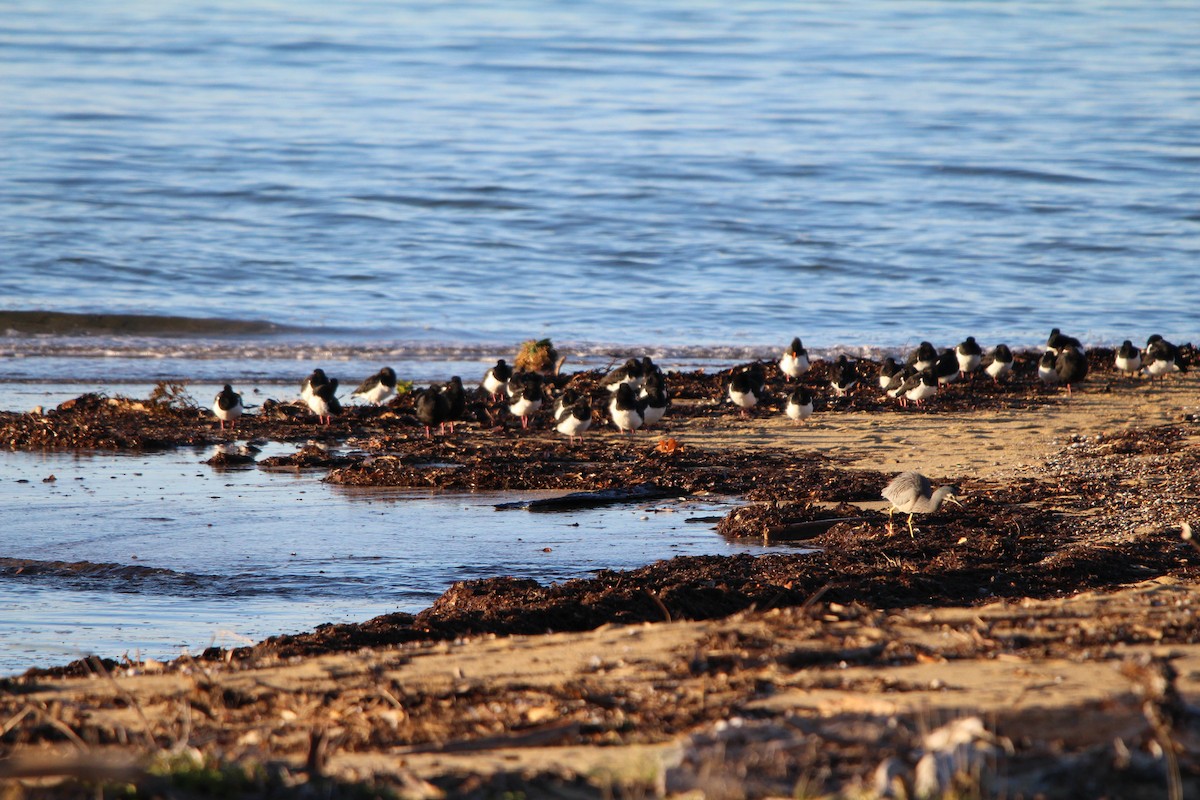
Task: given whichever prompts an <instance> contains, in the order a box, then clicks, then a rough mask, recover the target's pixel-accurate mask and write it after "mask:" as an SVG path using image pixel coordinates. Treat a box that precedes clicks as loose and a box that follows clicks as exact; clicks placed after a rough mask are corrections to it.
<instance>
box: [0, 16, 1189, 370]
mask: <svg viewBox="0 0 1200 800" xmlns="http://www.w3.org/2000/svg"><path fill="white" fill-rule="evenodd" d="M798 5H799V4H794V3H785V2H755V3H737V4H730V3H718V2H702V1H698V0H687V2H670V1H669V0H663V1H662V2H656V3H651V4H646V3H625V2H614V1H613V0H603V2H600V1H599V0H597V1H596V2H579V1H577V0H571V2H565V1H564V2H551V1H550V0H529V1H528V2H505V3H495V4H489V3H418V2H342V3H324V2H320V3H319V2H314V1H311V0H293V1H292V2H288V3H278V2H267V1H265V0H257V1H256V0H247V2H238V3H211V2H210V3H205V2H199V3H197V2H192V1H190V0H189V2H186V3H184V2H163V3H143V2H135V1H134V0H87V2H82V1H80V2H70V1H67V2H32V1H22V0H14V1H13V2H10V3H6V4H5V13H4V15H3V18H2V19H0V50H2V51H3V53H4V57H3V59H0V141H2V142H3V147H4V158H3V160H2V161H0V309H51V310H55V311H69V312H113V313H141V314H162V315H168V316H199V317H221V318H234V319H265V320H269V321H271V322H274V323H277V324H279V325H283V326H295V327H296V328H299V329H300V330H299V331H298V332H293V333H291V334H289V335H288V336H287V337H285V338H284V339H283V340H274V341H276V343H277V344H278V342H279V341H283V342H284V343H285V345H287V346H292V345H295V346H299V345H297V343H302V344H304V345H306V346H308V347H309V348H310V351H311V348H313V347H318V348H319V347H322V346H327V345H334V344H338V345H339V346H343V347H347V348H355V347H374V348H377V349H379V350H380V351H382V352H387V351H389V349H391V350H405V349H406V348H407V349H411V348H412V347H413V346H415V345H420V346H421V347H424V348H427V350H428V349H429V348H432V350H431V351H430V352H432V355H430V358H433V359H435V360H438V359H440V360H443V361H444V360H447V357H446V354H445V353H442V352H439V351H438V348H440V347H448V348H450V350H451V351H452V352H457V350H456V348H463V347H468V348H471V347H476V348H482V349H484V350H486V349H487V348H488V347H491V346H493V345H497V344H500V345H503V346H505V347H509V346H511V345H512V344H514V343H515V342H518V341H520V340H522V339H525V338H529V337H532V336H539V337H540V336H552V337H554V338H555V340H556V342H567V343H572V344H574V345H576V346H577V347H578V348H579V349H580V350H581V351H582V350H587V349H588V348H589V347H590V348H596V347H601V348H602V347H605V346H613V345H616V346H620V345H656V346H662V347H670V346H683V345H687V346H693V347H697V348H699V350H700V351H701V352H703V351H704V348H706V347H709V346H716V345H723V346H744V347H748V348H754V347H759V346H763V347H771V348H777V347H778V346H779V345H781V344H782V343H784V342H786V341H788V340H789V339H790V338H791V337H792V336H794V335H801V336H803V337H804V339H805V343H806V344H811V345H815V346H827V347H832V346H837V345H844V344H845V345H848V344H858V345H861V344H872V345H880V346H900V345H905V344H907V343H910V342H916V341H917V340H919V339H923V338H928V339H931V340H934V341H937V342H940V343H953V342H956V341H958V340H959V339H961V337H962V336H963V335H965V334H967V333H973V334H975V335H976V336H977V337H979V338H980V341H981V342H984V343H985V344H986V343H995V342H996V341H999V340H1001V339H1003V340H1006V341H1009V342H1010V343H1017V344H1033V343H1035V342H1039V341H1042V340H1044V338H1045V334H1046V331H1047V330H1048V328H1049V327H1050V326H1051V325H1058V326H1060V327H1062V328H1064V329H1065V330H1067V331H1068V332H1071V333H1073V334H1074V335H1077V336H1079V337H1080V338H1083V339H1085V340H1086V341H1090V342H1110V341H1119V340H1120V339H1123V338H1126V337H1130V338H1133V339H1135V340H1139V341H1142V340H1144V338H1145V336H1146V335H1147V334H1148V333H1153V332H1159V333H1163V334H1165V335H1167V337H1168V338H1173V339H1178V340H1189V339H1191V338H1194V337H1195V335H1196V329H1197V326H1196V317H1195V313H1194V309H1195V305H1196V301H1197V291H1196V285H1197V283H1196V281H1195V273H1196V269H1197V264H1198V263H1200V262H1198V260H1197V258H1198V256H1200V180H1197V171H1198V168H1200V137H1198V135H1197V132H1198V131H1200V61H1198V60H1197V59H1196V57H1195V44H1196V34H1197V32H1198V31H1200V4H1197V3H1194V2H1190V0H1189V1H1188V2H1179V3H1155V4H1153V6H1152V7H1151V6H1150V5H1148V4H1144V3H1138V2H1125V3H1122V2H1114V3H1105V2H1093V0H1080V2H1063V3H1055V4H1042V3H1019V2H975V3H970V2H954V3H922V2H905V3H896V2H883V1H879V2H860V3H828V4H804V5H803V7H797V6H798ZM243 338H250V339H253V338H255V337H243ZM258 338H260V339H261V338H263V337H258ZM89 341H90V342H91V344H92V345H95V341H94V340H89ZM58 344H62V346H63V348H65V349H62V348H60V349H58V350H56V349H55V347H56V346H57V345H56V340H53V339H51V340H50V341H49V342H48V341H46V340H44V339H42V340H37V341H29V340H25V339H21V338H20V337H15V338H7V339H4V340H3V341H0V345H2V346H3V348H5V352H8V353H15V354H17V355H29V356H31V357H34V358H35V359H36V358H41V357H43V356H46V355H48V354H49V355H53V356H58V355H62V354H63V353H64V352H65V353H66V356H65V357H66V358H68V359H70V358H78V357H80V354H79V353H75V354H74V355H72V353H71V351H70V347H71V343H58ZM242 344H243V345H244V344H245V343H244V342H243V343H242ZM95 346H98V347H102V348H103V349H104V352H105V353H107V354H108V355H114V354H120V353H121V352H122V351H123V350H125V349H127V348H130V347H131V348H133V349H134V350H136V348H137V347H143V346H145V343H144V342H143V343H140V344H136V343H135V344H133V345H130V344H129V343H128V342H127V341H126V340H124V339H121V338H120V337H115V338H113V339H106V340H104V341H102V342H101V344H100V345H95ZM149 346H150V348H151V349H154V348H155V347H157V344H156V343H155V342H151V343H150V345H149ZM222 346H226V345H222ZM239 346H241V345H239ZM279 346H284V345H279ZM229 347H232V345H229ZM48 349H49V351H50V352H49V353H48ZM84 349H85V353H84V357H95V356H96V355H98V354H103V353H98V351H97V350H95V349H93V350H87V349H86V347H85V348H84ZM182 352H183V357H184V359H185V360H187V359H188V358H203V357H206V356H208V355H211V351H210V349H209V344H208V343H202V344H199V345H196V346H195V347H194V348H193V350H191V351H187V350H186V346H184V350H183V351H182ZM248 353H251V351H247V350H245V349H242V350H236V349H231V350H229V351H227V352H226V356H228V357H229V358H230V359H231V360H239V359H243V360H244V359H245V358H247V357H249V356H248V355H247V354H248ZM126 354H128V353H126ZM486 355H487V356H491V355H492V352H490V351H489V352H487V353H486ZM60 367H61V365H60V364H58V363H57V362H54V361H53V360H46V361H36V360H35V361H34V362H31V363H29V364H25V365H23V367H22V369H23V370H24V371H23V372H22V375H23V376H24V377H26V378H33V377H44V376H45V374H51V373H53V372H54V371H56V370H59V369H60ZM221 371H222V372H224V373H225V374H228V371H227V370H225V369H222V370H221ZM296 371H297V372H303V371H306V370H304V369H303V367H297V370H296ZM135 372H136V370H135ZM255 373H256V370H255V369H253V368H250V369H247V372H246V374H255ZM131 377H134V378H137V377H143V375H141V374H134V375H132V376H131Z"/></svg>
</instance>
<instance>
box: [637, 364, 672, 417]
mask: <svg viewBox="0 0 1200 800" xmlns="http://www.w3.org/2000/svg"><path fill="white" fill-rule="evenodd" d="M638 397H639V398H640V399H641V401H642V417H643V421H642V427H644V428H649V427H650V426H651V425H653V424H654V423H656V422H658V421H659V420H660V419H662V418H663V415H664V414H666V413H667V406H669V405H670V404H671V398H670V397H668V396H667V384H666V378H665V377H664V376H663V374H662V372H650V373H648V374H647V375H646V382H645V384H643V386H642V391H641V393H640V394H639V395H638Z"/></svg>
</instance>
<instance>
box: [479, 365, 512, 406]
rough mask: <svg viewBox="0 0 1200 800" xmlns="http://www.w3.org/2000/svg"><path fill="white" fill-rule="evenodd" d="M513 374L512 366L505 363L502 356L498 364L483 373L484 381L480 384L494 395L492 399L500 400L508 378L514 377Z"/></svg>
mask: <svg viewBox="0 0 1200 800" xmlns="http://www.w3.org/2000/svg"><path fill="white" fill-rule="evenodd" d="M512 374H513V372H512V367H510V366H509V365H508V364H506V363H504V359H503V358H502V359H500V360H499V361H497V362H496V366H494V367H492V368H491V369H489V370H488V371H487V372H485V373H483V381H482V382H480V384H479V385H480V386H481V387H483V390H484V391H485V392H487V393H488V394H490V395H491V396H492V400H499V399H500V393H501V392H502V391H504V387H505V386H507V385H508V379H509V378H511V377H512Z"/></svg>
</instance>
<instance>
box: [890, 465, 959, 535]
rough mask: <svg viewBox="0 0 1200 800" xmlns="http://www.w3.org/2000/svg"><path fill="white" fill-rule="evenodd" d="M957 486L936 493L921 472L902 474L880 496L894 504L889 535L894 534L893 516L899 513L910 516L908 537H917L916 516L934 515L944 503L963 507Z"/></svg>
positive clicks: (943, 487) (939, 489)
mask: <svg viewBox="0 0 1200 800" xmlns="http://www.w3.org/2000/svg"><path fill="white" fill-rule="evenodd" d="M958 492H959V489H958V487H957V486H941V487H939V488H938V489H937V491H934V489H933V484H932V483H930V481H929V478H926V477H925V476H924V475H922V474H921V473H919V472H911V471H910V472H901V473H900V474H899V475H897V476H896V477H894V478H892V480H891V481H890V482H889V483H888V485H887V486H885V487H883V491H882V492H880V494H881V495H882V496H883V499H884V500H887V501H888V502H889V503H891V504H892V507H891V508H889V509H888V533H892V532H893V528H892V515H893V514H895V513H896V512H897V511H899V512H900V513H902V514H908V535H909V536H912V537H915V536H916V534H915V532H914V529H913V515H914V514H932V513H933V512H935V511H937V510H938V509H939V508H940V507H941V505H942V503H943V502H950V503H954V504H955V505H958V506H961V505H962V503H960V502H959V500H958Z"/></svg>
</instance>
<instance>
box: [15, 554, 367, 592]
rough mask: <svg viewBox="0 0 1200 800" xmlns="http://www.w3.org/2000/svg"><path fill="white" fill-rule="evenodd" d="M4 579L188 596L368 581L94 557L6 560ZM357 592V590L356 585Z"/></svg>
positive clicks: (334, 587)
mask: <svg viewBox="0 0 1200 800" xmlns="http://www.w3.org/2000/svg"><path fill="white" fill-rule="evenodd" d="M0 580H10V581H11V580H17V581H29V582H34V583H39V582H47V583H53V584H55V585H57V586H60V587H65V588H68V589H79V590H91V591H96V590H100V591H110V592H123V593H137V594H165V595H183V596H186V597H244V596H250V595H255V596H264V595H274V596H284V597H289V596H293V595H295V596H301V597H311V596H313V595H339V594H344V593H345V592H346V590H347V587H348V586H352V585H353V584H355V583H360V582H365V581H367V580H368V579H365V578H356V577H351V576H338V577H331V576H324V575H272V576H266V575H264V574H262V573H251V574H242V575H206V574H203V573H195V572H179V571H177V570H173V569H165V568H163V567H144V566H139V565H131V564H114V563H107V562H94V561H37V560H34V559H28V558H0ZM351 591H354V590H353V589H352V588H351Z"/></svg>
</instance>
